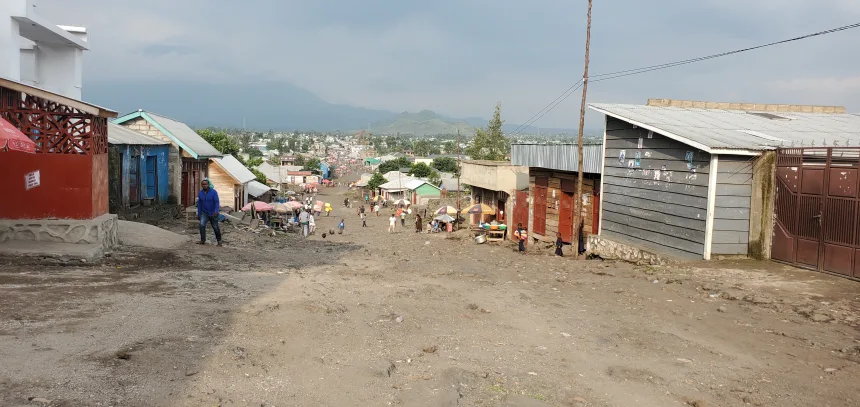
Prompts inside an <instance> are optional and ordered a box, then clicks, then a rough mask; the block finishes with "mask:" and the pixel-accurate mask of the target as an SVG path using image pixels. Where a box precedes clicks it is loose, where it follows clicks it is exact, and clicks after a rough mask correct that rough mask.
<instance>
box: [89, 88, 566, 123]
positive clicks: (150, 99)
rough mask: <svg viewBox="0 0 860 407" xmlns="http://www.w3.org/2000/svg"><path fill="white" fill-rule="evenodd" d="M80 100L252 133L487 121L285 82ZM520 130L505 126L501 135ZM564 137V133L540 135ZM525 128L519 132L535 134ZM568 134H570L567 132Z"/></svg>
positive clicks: (107, 91) (109, 93) (118, 92)
mask: <svg viewBox="0 0 860 407" xmlns="http://www.w3.org/2000/svg"><path fill="white" fill-rule="evenodd" d="M83 99H84V100H85V101H87V102H89V103H93V104H96V105H99V106H104V107H106V108H108V109H112V110H116V111H117V112H119V114H120V115H123V114H125V113H129V112H132V111H135V110H137V109H143V110H148V111H152V112H155V113H159V114H162V115H165V116H167V117H171V118H174V119H176V120H180V121H183V122H185V123H186V124H188V125H190V126H192V127H209V126H214V127H230V128H242V127H243V126H244V127H246V128H248V129H256V130H262V131H265V130H284V131H289V130H316V131H336V130H341V131H343V132H352V131H357V130H360V129H366V128H367V127H368V125H369V126H370V131H371V133H375V134H397V133H400V134H412V135H419V136H421V135H438V134H454V133H456V132H457V131H458V130H459V131H460V132H461V133H462V134H464V135H472V134H474V129H475V127H484V126H486V125H487V120H486V119H481V118H475V117H472V118H466V119H457V118H451V117H446V116H443V115H440V114H437V113H434V112H432V111H429V110H424V111H421V112H418V113H409V112H403V113H395V112H391V111H388V110H379V109H367V108H362V107H355V106H348V105H342V104H335V103H330V102H327V101H325V100H323V99H322V98H320V97H319V96H317V95H316V94H314V93H313V92H310V91H308V90H306V89H303V88H301V87H298V86H295V85H293V84H290V83H285V82H266V81H256V80H246V81H240V82H235V83H218V84H211V83H204V82H195V81H171V80H159V81H122V82H102V81H92V82H90V81H88V82H85V83H84V87H83ZM518 127H520V126H518V125H513V124H506V125H505V126H504V129H505V131H513V130H514V129H517V128H518ZM541 130H542V131H544V132H550V131H555V132H565V131H561V130H563V129H541ZM536 131H537V128H535V127H531V126H530V127H528V128H526V129H525V130H522V132H530V133H533V132H536ZM566 132H570V130H566Z"/></svg>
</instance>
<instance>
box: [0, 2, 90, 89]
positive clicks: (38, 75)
mask: <svg viewBox="0 0 860 407" xmlns="http://www.w3.org/2000/svg"><path fill="white" fill-rule="evenodd" d="M35 1H36V0H0V77H2V78H5V79H10V80H13V81H16V82H20V83H23V84H26V85H30V86H33V87H37V88H41V89H44V90H47V91H50V92H54V93H57V94H60V95H63V96H66V97H69V98H73V99H78V100H80V99H81V87H82V80H81V78H82V60H83V52H84V51H86V50H88V48H87V30H86V28H82V27H68V26H57V25H54V24H51V23H50V22H48V21H47V20H46V19H45V18H44V17H42V16H40V15H39V14H38V13H37V12H38V8H37V7H36V4H34V3H35Z"/></svg>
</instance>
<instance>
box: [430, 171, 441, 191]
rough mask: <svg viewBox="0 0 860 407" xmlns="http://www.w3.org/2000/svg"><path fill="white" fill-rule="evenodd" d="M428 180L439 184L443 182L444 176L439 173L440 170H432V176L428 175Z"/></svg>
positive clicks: (436, 184)
mask: <svg viewBox="0 0 860 407" xmlns="http://www.w3.org/2000/svg"><path fill="white" fill-rule="evenodd" d="M427 182H429V183H431V184H433V185H435V186H437V187H438V186H439V183H440V182H442V176H441V175H439V172H438V171H436V170H430V176H429V177H427Z"/></svg>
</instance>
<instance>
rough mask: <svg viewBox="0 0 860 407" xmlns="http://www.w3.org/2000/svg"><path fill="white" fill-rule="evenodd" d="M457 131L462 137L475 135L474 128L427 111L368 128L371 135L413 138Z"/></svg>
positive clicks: (409, 114)
mask: <svg viewBox="0 0 860 407" xmlns="http://www.w3.org/2000/svg"><path fill="white" fill-rule="evenodd" d="M457 131H460V133H461V134H463V135H464V136H472V135H474V134H475V126H473V125H471V124H469V123H466V122H464V121H462V120H457V119H452V118H449V117H445V116H442V115H440V114H437V113H434V112H432V111H429V110H422V111H420V112H418V113H409V112H403V113H400V114H399V115H397V116H395V117H394V118H391V119H389V120H384V121H380V122H377V123H374V124H372V125H371V128H370V132H371V133H373V134H410V135H415V136H432V135H439V134H455V133H457Z"/></svg>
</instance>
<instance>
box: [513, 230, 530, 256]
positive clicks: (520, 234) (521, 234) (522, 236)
mask: <svg viewBox="0 0 860 407" xmlns="http://www.w3.org/2000/svg"><path fill="white" fill-rule="evenodd" d="M514 237H515V238H517V246H518V248H519V251H520V254H526V239H528V232H526V230H525V229H523V224H522V223H519V224H517V231H516V232H514Z"/></svg>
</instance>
